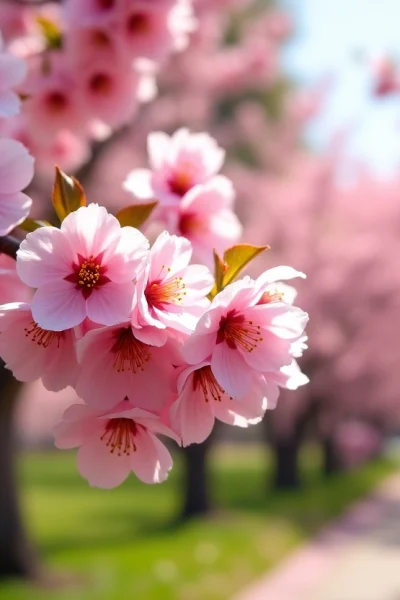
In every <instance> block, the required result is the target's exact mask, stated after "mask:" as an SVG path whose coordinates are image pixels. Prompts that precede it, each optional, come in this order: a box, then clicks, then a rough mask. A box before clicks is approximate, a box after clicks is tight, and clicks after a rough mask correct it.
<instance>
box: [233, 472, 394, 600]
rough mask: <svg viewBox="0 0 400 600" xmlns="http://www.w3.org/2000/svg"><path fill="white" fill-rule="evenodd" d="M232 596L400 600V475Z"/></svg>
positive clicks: (239, 598) (248, 598) (261, 599)
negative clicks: (270, 571) (277, 565)
mask: <svg viewBox="0 0 400 600" xmlns="http://www.w3.org/2000/svg"><path fill="white" fill-rule="evenodd" d="M232 600H400V475H395V476H393V477H391V478H390V479H388V480H387V481H386V482H385V483H384V484H383V485H382V486H381V487H379V488H378V489H377V490H376V491H375V492H374V494H373V495H372V496H370V497H369V498H368V499H367V500H363V501H361V502H360V503H358V504H357V505H355V506H354V507H353V508H352V509H350V511H348V512H347V513H346V514H345V516H344V517H342V518H341V519H340V520H339V521H337V522H336V523H335V524H333V525H331V526H330V527H328V528H326V529H325V530H323V531H322V532H321V533H320V535H319V536H318V537H317V538H316V539H314V540H312V541H311V542H310V543H309V544H307V545H306V546H303V547H302V548H300V550H298V551H297V552H296V553H295V554H292V555H291V556H289V558H288V559H287V560H286V561H284V562H283V563H281V565H280V566H279V567H278V568H277V570H276V571H274V572H272V573H270V574H269V575H267V576H266V577H265V578H263V579H261V580H260V581H258V582H256V583H255V584H254V585H252V586H250V587H249V588H247V589H246V590H243V591H242V592H241V593H239V594H237V595H236V596H235V598H233V599H232Z"/></svg>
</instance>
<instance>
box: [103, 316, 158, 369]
mask: <svg viewBox="0 0 400 600" xmlns="http://www.w3.org/2000/svg"><path fill="white" fill-rule="evenodd" d="M113 335H114V337H115V338H116V340H115V342H114V344H113V346H112V348H111V352H112V354H114V363H113V367H114V369H115V370H116V371H117V372H118V373H124V372H125V371H131V373H137V372H138V371H144V367H145V365H146V363H147V362H148V361H149V360H150V358H151V354H150V352H149V349H150V346H148V345H147V344H144V343H143V342H140V341H139V340H137V339H136V338H135V336H134V335H133V333H132V329H131V328H130V327H127V328H123V329H117V330H116V331H114V334H113Z"/></svg>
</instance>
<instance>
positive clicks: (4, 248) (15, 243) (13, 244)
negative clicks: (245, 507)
mask: <svg viewBox="0 0 400 600" xmlns="http://www.w3.org/2000/svg"><path fill="white" fill-rule="evenodd" d="M20 243H21V242H20V240H17V238H15V237H13V236H12V235H5V236H4V237H0V254H7V256H10V257H11V258H14V260H16V258H17V250H18V248H19V245H20Z"/></svg>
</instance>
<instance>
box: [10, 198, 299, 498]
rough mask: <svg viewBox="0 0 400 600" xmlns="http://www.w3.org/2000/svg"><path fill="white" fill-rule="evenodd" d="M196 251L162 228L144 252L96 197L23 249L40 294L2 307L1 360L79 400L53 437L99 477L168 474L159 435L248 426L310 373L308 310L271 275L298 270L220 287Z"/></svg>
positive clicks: (142, 240) (22, 273)
mask: <svg viewBox="0 0 400 600" xmlns="http://www.w3.org/2000/svg"><path fill="white" fill-rule="evenodd" d="M191 256H192V245H191V243H190V241H189V240H188V239H186V238H183V237H180V236H175V235H170V234H169V233H168V232H166V231H164V232H163V233H161V234H160V235H159V236H158V238H157V239H156V240H155V242H154V244H153V245H152V246H151V248H150V245H149V241H148V240H147V238H146V237H145V236H144V235H143V234H142V233H141V232H140V231H139V230H138V229H135V228H133V227H129V226H124V227H121V226H120V223H119V221H118V220H117V218H116V217H114V216H113V215H111V214H109V213H108V212H107V210H106V209H105V208H103V207H101V206H98V205H97V204H89V205H88V206H82V207H80V208H79V209H78V210H76V211H73V212H71V213H70V214H68V216H67V217H66V218H65V219H64V220H63V221H62V223H61V226H60V228H57V227H53V226H46V227H40V228H38V229H36V230H35V231H33V232H31V233H29V234H28V235H27V237H26V239H25V240H24V241H22V243H21V245H20V248H19V250H18V253H17V273H18V276H19V277H20V279H21V281H22V282H23V283H24V284H26V285H27V286H29V287H30V288H32V291H33V297H32V301H31V303H30V304H29V303H20V302H13V303H10V304H6V305H2V306H1V307H0V332H1V335H0V356H1V357H2V359H3V360H4V361H5V363H6V366H7V368H9V369H11V370H12V372H13V373H14V375H15V377H16V378H17V379H19V380H20V381H24V382H28V381H33V380H35V379H37V378H42V381H43V384H44V386H45V387H46V388H47V389H49V390H52V391H59V390H61V389H63V388H64V387H66V386H72V387H74V388H75V390H76V392H77V394H78V396H79V397H80V398H81V399H82V400H83V404H77V405H73V406H71V407H70V408H68V409H67V411H66V412H65V414H64V419H63V421H62V423H60V424H59V425H57V426H56V427H55V437H56V445H57V446H58V447H59V448H72V447H77V446H79V451H78V469H79V471H80V473H81V474H82V475H83V476H84V477H85V478H87V479H88V481H89V483H90V484H91V485H93V486H99V487H105V488H111V487H114V486H116V485H118V484H120V483H121V482H122V481H123V480H124V479H125V478H126V477H127V476H128V474H129V472H130V471H134V472H135V474H136V475H137V477H139V478H140V479H141V480H142V481H144V482H147V483H155V482H161V481H163V480H164V479H165V478H166V477H167V474H168V471H169V470H170V468H171V466H172V459H171V456H170V454H169V452H168V450H167V448H166V447H165V446H164V445H163V443H162V442H161V441H160V440H159V439H158V435H159V434H161V435H164V436H167V437H169V438H171V439H173V440H175V441H176V442H177V443H179V444H183V445H188V444H191V443H194V442H197V443H199V442H202V441H203V440H205V439H206V438H207V437H208V436H209V435H210V433H211V431H212V428H213V425H214V421H215V419H219V420H221V421H224V422H225V423H229V424H231V425H238V426H242V427H245V426H247V425H249V424H252V423H256V422H258V421H260V420H261V419H262V417H263V415H264V412H265V410H266V409H267V408H273V407H274V406H275V404H276V401H277V397H278V388H279V387H280V386H281V387H287V388H296V387H297V386H299V385H302V384H303V383H306V381H307V378H306V377H305V376H304V375H303V374H302V373H301V372H300V370H299V368H298V366H297V363H296V361H295V357H296V356H299V355H300V354H301V353H302V350H303V348H304V347H305V344H304V342H305V337H304V328H305V325H306V322H307V314H306V313H304V312H303V311H302V310H301V309H299V308H297V307H295V306H293V303H292V302H293V299H294V296H295V294H294V293H293V290H292V288H290V287H289V286H286V285H285V284H283V283H277V282H278V281H283V280H286V279H291V278H293V277H297V276H300V277H303V276H304V275H303V274H302V273H299V272H297V271H295V270H294V269H292V268H290V267H278V268H275V269H270V270H268V271H266V272H264V273H263V274H262V275H261V276H260V277H259V278H258V279H256V280H253V279H251V278H250V277H248V276H247V277H244V278H243V279H241V280H239V281H235V282H233V283H231V284H228V285H226V286H225V287H224V289H222V290H221V291H219V292H218V293H216V294H215V291H213V290H214V284H215V282H214V277H213V276H212V274H211V272H210V271H209V269H208V268H207V267H206V266H204V265H200V264H190V261H191Z"/></svg>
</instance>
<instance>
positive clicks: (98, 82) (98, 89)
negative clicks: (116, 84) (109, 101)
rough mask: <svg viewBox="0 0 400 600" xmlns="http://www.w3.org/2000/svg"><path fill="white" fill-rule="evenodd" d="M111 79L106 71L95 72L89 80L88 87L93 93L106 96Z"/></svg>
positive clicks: (109, 89) (109, 88)
mask: <svg viewBox="0 0 400 600" xmlns="http://www.w3.org/2000/svg"><path fill="white" fill-rule="evenodd" d="M112 87H113V85H112V79H111V77H110V76H109V75H107V74H106V73H95V75H93V76H92V77H91V78H90V80H89V89H90V91H91V92H94V93H95V94H101V95H102V96H107V95H108V94H109V93H110V92H111V90H112Z"/></svg>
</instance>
